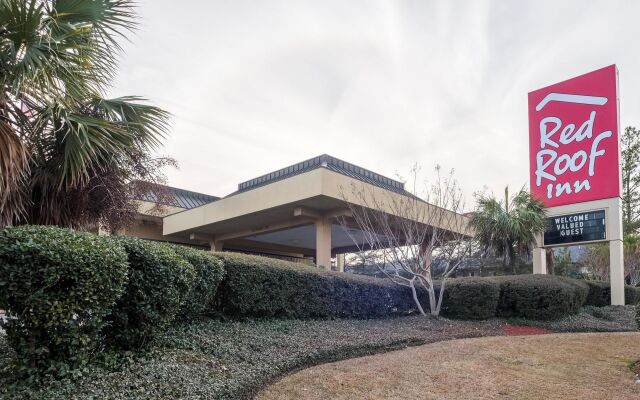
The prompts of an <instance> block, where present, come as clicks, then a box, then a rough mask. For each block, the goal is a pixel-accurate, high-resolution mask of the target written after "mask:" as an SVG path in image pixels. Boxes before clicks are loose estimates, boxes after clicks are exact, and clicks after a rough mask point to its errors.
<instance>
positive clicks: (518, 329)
mask: <svg viewBox="0 0 640 400" xmlns="http://www.w3.org/2000/svg"><path fill="white" fill-rule="evenodd" d="M500 328H501V329H502V332H503V333H504V334H505V335H507V336H523V335H544V334H547V333H553V331H550V330H548V329H544V328H536V327H533V326H524V325H509V324H505V325H502V326H501V327H500Z"/></svg>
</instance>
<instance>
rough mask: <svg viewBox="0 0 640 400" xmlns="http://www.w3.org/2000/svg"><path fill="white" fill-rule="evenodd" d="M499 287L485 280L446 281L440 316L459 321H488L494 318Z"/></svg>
mask: <svg viewBox="0 0 640 400" xmlns="http://www.w3.org/2000/svg"><path fill="white" fill-rule="evenodd" d="M499 299H500V285H499V284H498V282H496V281H494V280H491V279H487V278H457V279H450V280H447V285H446V287H445V291H444V299H443V300H442V315H444V316H446V317H451V318H460V319H488V318H493V317H495V316H496V310H497V308H498V300H499Z"/></svg>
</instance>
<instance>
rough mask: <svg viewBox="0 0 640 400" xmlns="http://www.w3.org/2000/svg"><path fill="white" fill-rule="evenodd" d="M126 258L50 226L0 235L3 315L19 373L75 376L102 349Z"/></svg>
mask: <svg viewBox="0 0 640 400" xmlns="http://www.w3.org/2000/svg"><path fill="white" fill-rule="evenodd" d="M126 280H127V256H126V254H125V252H124V251H123V249H122V248H121V247H120V246H119V245H118V244H117V243H115V242H114V241H113V240H110V239H108V238H104V237H99V236H97V235H93V234H90V233H82V232H76V231H73V230H70V229H61V228H55V227H49V226H20V227H16V228H8V229H3V230H0V308H2V309H5V310H6V311H7V312H8V316H9V319H8V321H7V322H6V323H4V328H5V329H6V332H7V338H8V341H9V343H10V344H11V346H12V347H13V348H14V349H15V351H16V355H17V362H18V367H19V370H21V372H22V373H25V374H29V375H30V374H32V373H35V372H37V371H47V372H49V373H53V374H55V375H58V376H65V375H73V374H75V373H76V372H77V371H78V368H79V367H81V366H82V365H83V364H85V363H86V362H87V361H88V358H89V355H90V354H91V353H92V352H93V351H94V350H95V349H96V347H98V346H99V345H100V340H99V339H100V331H101V329H102V328H103V326H104V322H103V317H104V316H105V315H106V314H108V313H109V312H110V310H111V307H112V306H113V304H114V303H115V301H116V300H117V299H118V298H119V297H120V295H121V294H122V293H123V290H124V285H125V282H126Z"/></svg>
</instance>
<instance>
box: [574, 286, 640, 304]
mask: <svg viewBox="0 0 640 400" xmlns="http://www.w3.org/2000/svg"><path fill="white" fill-rule="evenodd" d="M584 282H585V283H586V284H587V285H588V286H589V295H588V296H587V302H586V305H589V306H596V307H604V306H608V305H610V304H611V285H609V282H603V281H584ZM639 301H640V287H634V286H629V285H626V286H625V288H624V302H625V304H630V305H634V304H638V302H639Z"/></svg>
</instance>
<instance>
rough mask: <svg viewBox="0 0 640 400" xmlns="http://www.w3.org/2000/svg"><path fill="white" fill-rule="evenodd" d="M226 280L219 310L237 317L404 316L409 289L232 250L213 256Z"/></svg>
mask: <svg viewBox="0 0 640 400" xmlns="http://www.w3.org/2000/svg"><path fill="white" fill-rule="evenodd" d="M215 256H216V257H219V258H220V259H221V260H222V261H223V263H224V269H225V278H224V279H223V281H222V283H221V285H220V288H219V290H218V295H217V300H216V304H217V309H218V310H219V311H221V312H223V313H225V314H227V315H231V316H236V317H260V318H263V317H278V318H327V317H344V318H373V317H381V316H388V315H397V314H406V313H409V312H412V311H414V309H415V307H414V304H413V299H412V297H411V292H410V290H409V289H408V288H406V287H401V286H398V285H396V284H394V283H392V282H389V281H387V280H384V279H377V278H369V277H364V276H356V275H346V274H342V273H337V272H324V271H321V270H320V269H318V268H315V267H311V266H306V265H302V264H296V263H292V262H287V261H281V260H276V259H270V258H266V257H258V256H251V255H245V254H235V253H219V254H216V255H215Z"/></svg>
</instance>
